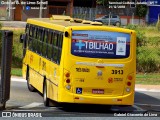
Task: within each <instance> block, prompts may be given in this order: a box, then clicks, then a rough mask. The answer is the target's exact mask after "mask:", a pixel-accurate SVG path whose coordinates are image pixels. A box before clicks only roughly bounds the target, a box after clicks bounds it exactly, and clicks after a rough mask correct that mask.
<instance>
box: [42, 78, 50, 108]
mask: <svg viewBox="0 0 160 120" xmlns="http://www.w3.org/2000/svg"><path fill="white" fill-rule="evenodd" d="M43 102H44V105H45V106H46V107H49V98H47V83H46V81H44V85H43Z"/></svg>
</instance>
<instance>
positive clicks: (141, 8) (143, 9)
mask: <svg viewBox="0 0 160 120" xmlns="http://www.w3.org/2000/svg"><path fill="white" fill-rule="evenodd" d="M147 9H148V8H147V5H143V4H139V5H137V6H136V15H137V16H138V17H145V16H146V14H147Z"/></svg>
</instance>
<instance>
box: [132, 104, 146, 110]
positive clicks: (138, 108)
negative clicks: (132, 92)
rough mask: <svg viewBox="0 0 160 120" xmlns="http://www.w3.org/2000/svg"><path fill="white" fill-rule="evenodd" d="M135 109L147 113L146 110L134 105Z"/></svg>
mask: <svg viewBox="0 0 160 120" xmlns="http://www.w3.org/2000/svg"><path fill="white" fill-rule="evenodd" d="M133 107H134V108H136V109H137V110H139V111H145V110H144V109H142V108H140V107H138V106H137V105H133Z"/></svg>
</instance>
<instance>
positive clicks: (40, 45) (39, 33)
mask: <svg viewBox="0 0 160 120" xmlns="http://www.w3.org/2000/svg"><path fill="white" fill-rule="evenodd" d="M42 33H43V30H42V28H40V27H39V28H38V36H37V46H38V47H37V52H38V54H41V47H42V41H41V39H42Z"/></svg>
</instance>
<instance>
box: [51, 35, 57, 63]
mask: <svg viewBox="0 0 160 120" xmlns="http://www.w3.org/2000/svg"><path fill="white" fill-rule="evenodd" d="M52 45H53V58H52V59H53V61H54V62H55V63H57V58H58V34H57V32H54V36H53V43H52Z"/></svg>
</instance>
